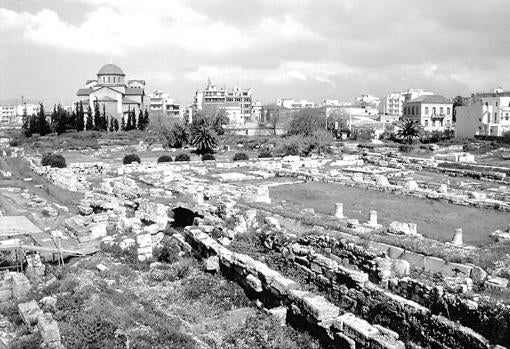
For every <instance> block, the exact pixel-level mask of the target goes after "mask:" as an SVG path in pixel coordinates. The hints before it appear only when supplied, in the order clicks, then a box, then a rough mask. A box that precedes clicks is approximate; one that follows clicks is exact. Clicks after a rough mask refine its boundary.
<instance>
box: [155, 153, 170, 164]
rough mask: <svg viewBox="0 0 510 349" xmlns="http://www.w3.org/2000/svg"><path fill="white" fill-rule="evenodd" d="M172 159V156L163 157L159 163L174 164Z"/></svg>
mask: <svg viewBox="0 0 510 349" xmlns="http://www.w3.org/2000/svg"><path fill="white" fill-rule="evenodd" d="M172 161H173V160H172V157H171V156H170V155H161V156H160V157H159V158H158V163H160V162H172Z"/></svg>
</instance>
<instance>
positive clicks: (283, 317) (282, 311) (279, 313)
mask: <svg viewBox="0 0 510 349" xmlns="http://www.w3.org/2000/svg"><path fill="white" fill-rule="evenodd" d="M269 314H271V315H272V316H273V317H274V318H275V319H276V320H277V321H278V323H279V324H280V326H285V324H286V323H287V308H285V307H276V308H272V309H269Z"/></svg>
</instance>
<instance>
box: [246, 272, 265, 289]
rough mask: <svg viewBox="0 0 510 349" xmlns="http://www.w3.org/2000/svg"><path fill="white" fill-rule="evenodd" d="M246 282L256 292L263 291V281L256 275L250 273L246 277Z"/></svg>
mask: <svg viewBox="0 0 510 349" xmlns="http://www.w3.org/2000/svg"><path fill="white" fill-rule="evenodd" d="M246 283H247V284H248V286H250V287H251V288H252V289H253V290H254V291H255V292H262V282H261V281H260V279H259V278H258V277H256V276H255V275H252V274H249V275H248V276H247V277H246Z"/></svg>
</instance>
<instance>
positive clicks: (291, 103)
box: [276, 98, 316, 109]
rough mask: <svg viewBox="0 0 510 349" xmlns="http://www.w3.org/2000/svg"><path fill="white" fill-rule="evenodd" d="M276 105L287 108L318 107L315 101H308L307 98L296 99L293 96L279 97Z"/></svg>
mask: <svg viewBox="0 0 510 349" xmlns="http://www.w3.org/2000/svg"><path fill="white" fill-rule="evenodd" d="M276 105H277V106H279V107H283V108H287V109H303V108H315V107H316V105H315V103H314V102H310V101H307V100H306V99H302V100H300V101H296V100H294V99H291V98H278V99H277V100H276Z"/></svg>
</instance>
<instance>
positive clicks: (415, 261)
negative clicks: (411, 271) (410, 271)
mask: <svg viewBox="0 0 510 349" xmlns="http://www.w3.org/2000/svg"><path fill="white" fill-rule="evenodd" d="M401 259H404V260H406V261H408V262H409V264H411V265H412V266H413V267H415V268H418V269H422V268H424V267H425V256H424V255H422V254H419V253H414V252H411V251H405V253H404V255H403V256H402V257H401Z"/></svg>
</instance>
